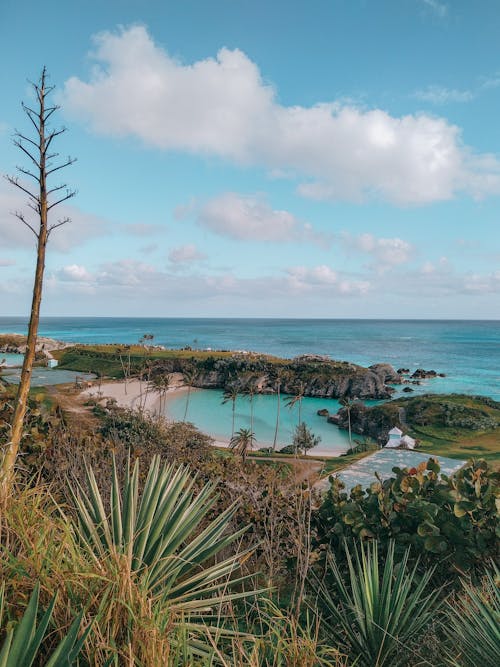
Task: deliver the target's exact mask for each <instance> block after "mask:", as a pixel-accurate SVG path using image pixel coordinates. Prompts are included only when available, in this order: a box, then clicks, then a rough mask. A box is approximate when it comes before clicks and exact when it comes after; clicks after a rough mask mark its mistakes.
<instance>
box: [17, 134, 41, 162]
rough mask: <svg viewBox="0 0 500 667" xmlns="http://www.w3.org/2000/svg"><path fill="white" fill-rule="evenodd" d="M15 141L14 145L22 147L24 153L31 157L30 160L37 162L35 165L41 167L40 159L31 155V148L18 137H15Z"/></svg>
mask: <svg viewBox="0 0 500 667" xmlns="http://www.w3.org/2000/svg"><path fill="white" fill-rule="evenodd" d="M13 143H14V146H17V147H18V148H20V149H21V150H22V151H23V153H24V154H25V155H27V156H28V157H29V158H30V160H31V161H32V162H33V163H34V164H35V167H37V168H38V169H40V163H39V162H38V160H37V159H36V158H34V157H33V155H31V153H30V152H29V150H28V149H27V148H25V147H24V146H23V145H22V143H21V142H20V141H19V140H18V139H14V142H13Z"/></svg>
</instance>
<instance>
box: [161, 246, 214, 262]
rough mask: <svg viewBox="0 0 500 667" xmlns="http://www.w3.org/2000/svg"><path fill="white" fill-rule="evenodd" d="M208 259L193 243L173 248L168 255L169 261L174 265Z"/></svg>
mask: <svg viewBox="0 0 500 667" xmlns="http://www.w3.org/2000/svg"><path fill="white" fill-rule="evenodd" d="M206 257H207V256H206V255H205V254H204V253H202V252H200V251H199V250H198V248H197V247H196V246H195V245H194V244H192V243H189V244H187V245H182V246H179V247H178V248H173V249H172V250H171V251H170V253H169V255H168V259H169V261H170V262H172V264H191V263H193V262H198V261H200V260H202V259H206Z"/></svg>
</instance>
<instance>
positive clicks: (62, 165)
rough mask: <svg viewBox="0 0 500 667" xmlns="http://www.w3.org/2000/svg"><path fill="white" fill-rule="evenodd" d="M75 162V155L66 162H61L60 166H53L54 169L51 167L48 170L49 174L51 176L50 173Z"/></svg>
mask: <svg viewBox="0 0 500 667" xmlns="http://www.w3.org/2000/svg"><path fill="white" fill-rule="evenodd" d="M73 162H76V157H74V158H72V157H68V160H67V161H66V162H65V163H64V164H60V165H59V166H58V167H53V169H49V170H48V171H47V176H49V175H50V174H53V173H54V172H55V171H57V170H58V169H64V167H69V165H70V164H73Z"/></svg>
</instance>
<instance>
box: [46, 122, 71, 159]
mask: <svg viewBox="0 0 500 667" xmlns="http://www.w3.org/2000/svg"><path fill="white" fill-rule="evenodd" d="M63 132H66V128H65V127H62V128H61V129H60V130H57V131H56V130H53V131H52V132H51V133H50V134H49V136H48V138H47V141H46V143H45V151H44V152H45V153H47V150H48V148H49V146H50V144H51V143H52V139H54V137H58V136H59V135H60V134H62V133H63Z"/></svg>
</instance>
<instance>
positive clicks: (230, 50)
mask: <svg viewBox="0 0 500 667" xmlns="http://www.w3.org/2000/svg"><path fill="white" fill-rule="evenodd" d="M499 34H500V4H499V3H498V0H476V1H475V2H471V1H470V0H377V1H374V0H309V2H305V1H298V0H287V1H286V2H285V1H283V0H274V1H273V2H269V1H266V0H183V1H182V2H181V1H180V0H177V1H170V0H106V2H102V0H86V1H85V2H82V1H76V0H75V1H74V2H71V3H64V9H61V3H60V2H58V1H56V0H45V1H44V2H42V3H40V2H35V1H34V0H26V1H25V2H23V3H19V2H18V1H17V0H0V49H1V55H2V57H1V58H0V81H1V100H2V103H1V105H0V172H1V173H2V174H10V175H15V174H16V167H17V166H21V167H23V168H26V167H28V164H27V160H28V158H26V156H25V155H24V154H23V153H22V152H21V151H20V150H19V149H18V148H16V146H14V145H13V142H12V138H13V134H14V132H15V131H16V130H19V131H21V132H22V133H25V134H29V133H30V131H31V130H32V128H31V126H30V122H29V120H28V119H27V117H26V116H25V115H24V113H23V111H22V108H21V104H20V103H21V101H24V102H25V103H27V104H33V103H34V99H33V94H32V90H31V86H30V84H29V81H30V80H31V81H33V80H37V78H38V77H39V75H40V72H41V69H42V67H43V66H44V65H45V66H46V67H47V70H48V72H49V74H50V82H51V83H52V84H53V85H54V86H55V89H54V91H53V93H52V98H53V100H54V101H55V103H57V104H58V105H60V109H59V110H58V111H57V113H55V114H54V115H53V116H52V120H53V127H54V128H58V127H59V126H64V127H66V128H67V132H65V133H64V134H63V135H61V136H60V137H58V138H57V139H56V140H55V141H54V144H57V145H55V149H56V150H57V151H58V152H59V153H60V155H61V157H62V158H63V159H64V158H65V156H67V155H70V156H72V157H76V158H77V161H76V162H75V163H74V164H73V165H72V166H70V167H68V168H67V169H64V170H61V171H59V172H56V173H55V174H53V175H52V176H51V183H52V185H53V186H58V185H61V184H63V183H67V184H68V185H69V187H71V188H74V189H75V190H77V195H76V196H75V197H74V198H72V199H71V200H69V201H68V202H66V203H65V204H63V205H61V206H59V207H56V208H54V209H53V210H52V211H51V215H52V219H51V221H52V223H56V222H57V221H58V220H59V219H62V218H64V217H65V216H69V217H70V218H71V223H70V224H67V225H65V226H63V227H60V228H59V229H56V230H54V232H53V234H52V235H51V238H50V241H49V245H48V248H47V261H46V268H45V283H44V297H43V304H42V314H43V315H58V316H62V315H71V316H78V315H89V316H93V315H94V316H156V317H174V316H175V317H182V316H186V317H219V316H220V317H297V318H300V317H311V318H315V317H320V318H337V317H338V318H342V317H353V318H437V319H439V318H452V319H498V317H499V314H500V308H499V306H500V226H499V222H500V121H499V120H498V119H499V110H500V40H499V38H498V35H499ZM30 136H31V135H30ZM21 182H23V183H25V181H21ZM15 211H22V212H23V213H25V214H26V216H28V214H29V213H30V211H29V209H28V208H27V207H26V197H25V196H23V194H22V193H20V192H19V191H18V190H16V188H14V187H13V186H12V185H10V184H9V183H8V182H7V181H6V180H5V179H1V180H0V304H1V305H0V315H1V314H4V315H24V314H28V313H29V308H30V299H31V290H32V282H33V272H34V262H35V246H34V242H35V238H34V236H33V234H32V233H31V232H30V231H29V229H27V228H26V227H25V226H23V225H22V224H21V223H20V222H19V221H18V220H17V219H16V218H15V217H14V216H13V215H12V213H13V212H15ZM31 220H33V218H31Z"/></svg>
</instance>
